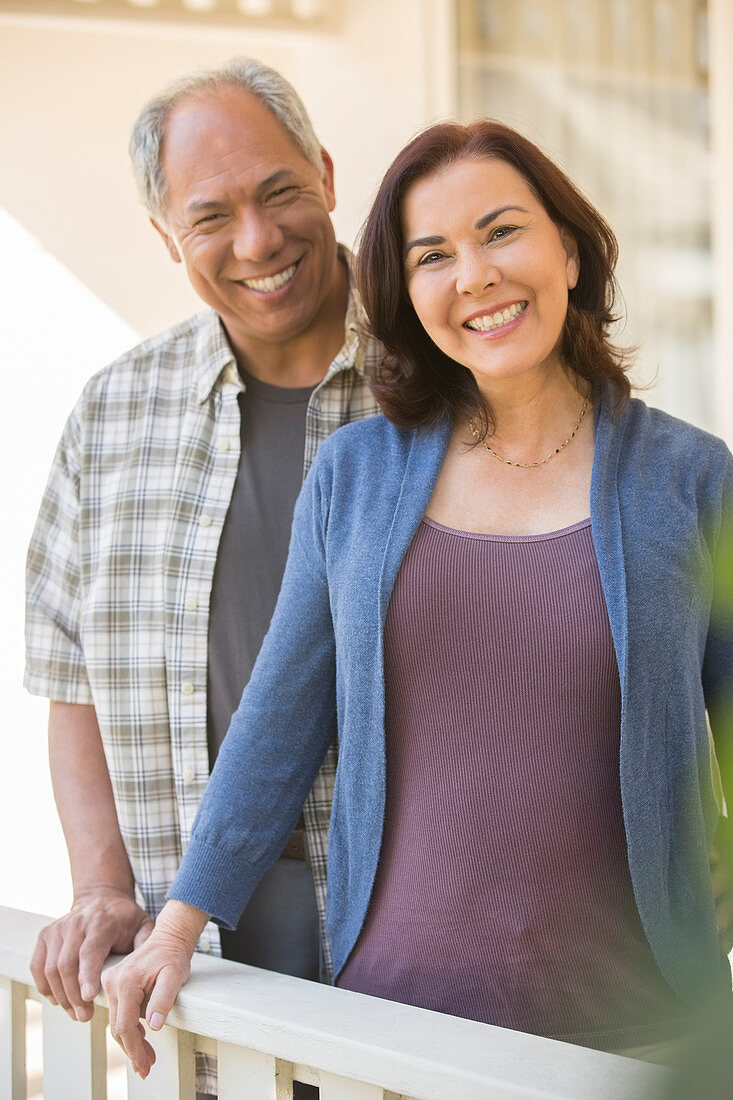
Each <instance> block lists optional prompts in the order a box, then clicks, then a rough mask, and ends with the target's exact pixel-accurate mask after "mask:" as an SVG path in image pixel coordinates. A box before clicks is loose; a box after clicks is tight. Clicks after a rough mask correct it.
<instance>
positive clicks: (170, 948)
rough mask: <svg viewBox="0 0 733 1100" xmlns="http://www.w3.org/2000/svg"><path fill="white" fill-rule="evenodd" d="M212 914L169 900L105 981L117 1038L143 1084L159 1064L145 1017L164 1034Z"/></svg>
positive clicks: (111, 1025) (111, 1018)
mask: <svg viewBox="0 0 733 1100" xmlns="http://www.w3.org/2000/svg"><path fill="white" fill-rule="evenodd" d="M208 919H209V918H208V916H207V914H206V913H203V912H202V911H201V910H200V909H195V908H194V907H193V906H191V905H186V904H185V902H181V901H168V902H166V904H165V906H164V908H163V911H162V912H161V914H160V916H159V917H158V920H157V922H156V925H155V928H154V929H153V932H152V933H151V935H150V937H149V939H147V940H146V941H145V943H143V944H142V946H141V947H140V948H138V949H137V950H136V951H134V952H133V954H132V955H130V956H129V958H127V959H123V961H122V962H120V963H117V965H116V966H113V967H111V969H109V970H107V971H106V972H105V974H104V977H103V978H102V984H103V986H104V992H105V994H106V995H107V1002H108V1005H109V1027H110V1031H111V1032H112V1036H113V1038H114V1039H116V1041H117V1042H118V1043H119V1045H120V1046H121V1047H122V1049H123V1050H124V1052H125V1054H126V1055H127V1057H128V1058H129V1059H130V1061H131V1062H132V1068H133V1069H134V1070H135V1073H137V1074H138V1075H139V1076H140V1077H142V1078H143V1080H144V1079H145V1078H146V1077H147V1076H148V1074H149V1073H150V1070H151V1068H152V1066H153V1063H154V1062H155V1051H154V1050H153V1048H152V1046H151V1045H150V1043H149V1042H148V1040H147V1039H146V1038H145V1028H144V1026H143V1025H142V1024H141V1023H140V1017H141V1015H142V1013H143V1010H144V1008H145V1005H146V1004H147V1009H146V1010H145V1017H146V1019H147V1022H148V1024H149V1026H150V1027H151V1029H152V1030H153V1031H160V1029H161V1028H162V1026H163V1024H164V1023H165V1021H166V1017H167V1016H168V1013H169V1012H170V1010H171V1008H172V1007H173V1003H174V1001H175V999H176V997H177V996H178V993H179V991H180V989H181V987H182V986H183V985H184V984H185V982H186V980H187V979H188V975H189V974H190V972H191V956H192V955H193V952H194V948H195V946H196V942H197V940H198V938H199V936H200V935H201V932H202V931H203V929H204V927H205V925H206V922H207V921H208Z"/></svg>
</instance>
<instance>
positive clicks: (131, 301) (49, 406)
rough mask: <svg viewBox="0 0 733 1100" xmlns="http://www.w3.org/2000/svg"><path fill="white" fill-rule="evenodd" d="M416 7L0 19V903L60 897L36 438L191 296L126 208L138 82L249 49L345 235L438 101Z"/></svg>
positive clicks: (424, 14) (377, 1)
mask: <svg viewBox="0 0 733 1100" xmlns="http://www.w3.org/2000/svg"><path fill="white" fill-rule="evenodd" d="M434 9H438V10H441V9H443V10H444V9H445V4H444V3H443V2H442V0H369V2H366V0H362V2H359V0H344V2H343V3H342V4H341V12H342V16H341V24H340V29H339V30H338V32H334V33H329V34H324V33H306V32H303V33H300V34H294V33H291V32H288V33H285V32H279V33H276V32H264V31H262V30H260V29H258V30H257V31H256V32H254V31H249V30H248V31H246V32H244V31H235V30H233V29H223V28H221V27H220V28H218V29H217V30H216V31H212V32H210V33H209V32H207V33H203V32H202V31H201V30H198V31H196V32H194V31H192V30H191V29H190V28H188V29H187V28H176V27H174V26H171V25H167V26H160V27H158V28H156V29H152V28H145V32H144V33H143V30H142V29H141V28H140V26H139V25H138V24H135V23H133V22H130V23H116V24H115V23H108V22H104V21H96V22H95V21H93V20H91V19H89V20H86V19H85V20H79V19H76V20H73V19H67V20H49V19H45V20H41V19H38V20H33V19H32V18H30V17H13V16H7V15H6V16H2V15H0V104H2V109H0V147H1V148H2V149H3V170H2V173H0V254H2V256H3V260H4V263H3V267H2V269H0V315H1V316H2V321H1V325H2V327H1V329H0V331H1V332H2V351H3V360H4V379H5V393H6V395H7V396H8V398H9V400H8V410H9V411H8V412H6V416H5V418H4V425H3V432H2V433H0V471H2V473H1V474H0V476H1V477H2V479H3V481H2V485H3V502H4V505H5V509H4V513H5V520H6V522H5V523H4V525H3V528H4V535H3V542H2V550H0V562H1V563H2V568H1V569H0V600H2V606H3V607H4V609H5V619H4V623H3V629H2V632H1V633H0V647H1V648H2V654H3V660H2V662H0V689H1V690H2V699H3V703H4V717H5V736H6V743H5V752H6V764H7V763H10V762H11V761H12V765H13V766H12V767H8V766H6V768H5V769H3V770H2V771H0V835H2V837H3V842H2V844H1V845H0V904H5V905H14V906H17V907H19V908H29V909H35V910H37V911H46V912H61V911H63V909H64V908H65V907H66V905H67V902H68V893H69V886H68V875H67V871H66V865H65V854H64V847H63V840H62V838H61V835H60V830H59V828H58V826H57V824H56V820H55V814H54V809H53V805H52V802H51V797H50V787H49V783H48V774H47V764H46V750H45V712H46V707H45V704H44V703H43V702H42V701H39V700H34V699H31V698H30V697H29V696H27V695H26V694H25V693H24V692H23V689H22V687H21V686H20V684H21V679H22V585H23V576H22V574H23V559H24V554H25V546H26V544H27V541H28V537H29V534H30V530H31V527H32V524H33V520H34V517H35V513H36V510H37V506H38V501H39V498H40V495H41V492H42V489H43V485H44V482H45V478H46V474H47V470H48V466H49V463H50V461H51V457H52V454H53V450H54V447H55V443H56V440H57V438H58V435H59V433H60V431H61V427H62V425H63V421H64V419H65V416H66V414H67V412H68V410H69V409H70V407H71V405H72V404H73V401H74V400H75V398H76V396H77V394H78V392H79V390H80V389H81V386H82V384H83V382H84V380H85V379H86V378H87V377H88V376H89V375H90V374H91V373H93V371H94V370H96V369H97V368H99V367H101V366H103V365H104V364H105V363H106V362H108V361H109V360H110V359H111V358H113V357H115V356H116V355H117V354H118V353H119V352H121V351H122V350H124V348H125V347H127V346H129V345H131V344H132V343H134V342H135V341H136V339H137V338H138V335H139V336H143V335H148V334H151V333H153V332H156V331H158V330H160V329H162V328H164V327H166V326H167V325H169V324H172V323H173V322H175V321H176V320H178V319H180V318H181V317H184V316H185V315H186V314H187V313H189V312H191V311H192V309H194V308H196V307H197V299H195V297H194V296H193V294H192V292H191V291H190V290H189V289H188V287H187V284H186V281H185V275H184V273H183V271H182V269H181V268H180V267H179V266H177V265H174V264H172V263H171V262H170V260H169V259H168V257H167V254H166V253H165V252H164V249H163V247H162V245H161V243H160V241H159V240H158V238H157V234H155V233H154V231H153V230H152V229H151V228H150V227H149V226H148V224H147V219H146V216H145V214H144V212H143V211H142V209H141V207H140V206H139V205H138V202H137V198H136V195H135V193H134V188H133V185H132V181H131V178H130V173H129V169H128V165H127V151H126V147H127V136H128V132H129V129H130V126H131V124H132V122H133V119H134V117H135V115H136V113H137V111H138V109H139V108H140V106H141V105H142V103H143V102H144V100H145V99H146V98H147V97H148V96H149V95H151V94H153V93H154V92H156V91H157V90H158V89H159V88H160V87H161V86H162V85H163V84H165V83H166V82H167V81H168V80H170V79H172V78H174V77H176V76H178V75H180V74H181V73H182V72H184V71H186V70H188V69H190V68H192V67H195V66H199V65H210V64H214V63H216V62H218V61H221V60H225V59H226V58H228V57H230V56H232V55H233V54H235V53H241V54H252V55H254V56H257V57H260V58H261V59H262V60H263V61H266V62H268V63H270V64H272V65H274V66H275V67H276V68H279V69H280V70H281V71H282V72H283V73H284V74H285V75H286V76H288V77H289V78H290V79H291V80H292V81H293V83H294V84H295V85H296V87H297V88H298V89H299V91H300V92H301V94H302V96H303V99H304V100H305V102H306V104H307V106H308V107H309V109H310V111H311V113H312V116H313V119H314V122H315V124H316V129H317V131H318V133H319V135H320V136H321V138H322V141H323V142H324V144H325V145H326V146H327V147H328V148H329V150H330V151H331V153H332V155H333V157H334V160H335V162H336V170H337V176H336V183H337V192H338V200H339V201H338V206H337V210H336V216H335V221H336V226H337V230H338V233H339V235H340V236H341V238H342V239H344V240H346V241H347V242H349V243H350V242H351V241H352V240H353V237H354V234H355V232H356V230H357V228H358V226H359V224H360V222H361V220H362V218H363V215H364V214H365V212H366V209H367V205H368V201H369V197H370V194H371V193H372V190H373V188H374V186H375V184H376V182H377V181H378V179H379V178H380V175H381V173H382V171H383V169H384V167H385V166H386V164H387V163H388V162H389V160H390V159H391V157H392V156H393V154H394V153H395V152H396V151H397V149H398V148H399V147H400V146H401V145H402V144H404V142H405V141H406V140H407V138H408V137H409V136H410V135H411V134H412V133H413V132H414V131H415V130H416V129H417V128H419V127H420V126H421V125H422V124H423V123H425V122H426V121H428V120H429V119H430V118H431V117H433V116H434V115H435V114H437V113H440V111H441V110H442V109H444V106H445V104H444V102H439V101H438V100H439V98H440V96H441V94H442V95H447V94H448V79H447V77H446V68H445V64H444V60H445V55H444V51H443V47H442V46H441V44H440V41H438V44H437V46H435V45H434V43H433V41H432V35H433V23H432V16H431V13H432V12H433V10H434ZM442 40H443V41H445V36H444V34H443V39H442ZM436 73H442V76H441V77H440V79H439V80H437V81H436V79H435V74H436ZM435 89H443V91H442V93H441V92H440V91H437V92H436V90H435ZM3 211H4V213H3ZM69 272H70V273H71V274H72V275H73V278H70V277H69Z"/></svg>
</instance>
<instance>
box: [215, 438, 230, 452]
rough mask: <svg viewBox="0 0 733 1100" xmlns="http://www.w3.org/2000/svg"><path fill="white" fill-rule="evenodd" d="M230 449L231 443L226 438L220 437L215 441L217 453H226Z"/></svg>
mask: <svg viewBox="0 0 733 1100" xmlns="http://www.w3.org/2000/svg"><path fill="white" fill-rule="evenodd" d="M230 447H231V443H230V442H229V440H228V439H227V438H226V436H220V437H219V438H218V439H217V441H216V449H217V450H218V451H228V450H229V448H230Z"/></svg>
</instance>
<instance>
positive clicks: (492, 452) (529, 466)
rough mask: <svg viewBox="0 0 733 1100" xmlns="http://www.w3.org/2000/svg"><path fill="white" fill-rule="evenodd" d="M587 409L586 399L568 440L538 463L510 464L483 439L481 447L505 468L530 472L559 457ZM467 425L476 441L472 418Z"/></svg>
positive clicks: (573, 435) (477, 434) (476, 429)
mask: <svg viewBox="0 0 733 1100" xmlns="http://www.w3.org/2000/svg"><path fill="white" fill-rule="evenodd" d="M587 408H588V398H587V397H586V399H585V401H584V402H583V408H582V409H581V410H580V416H579V417H578V420H577V423H576V425H575V427H574V428H573V430H572V432H571V433H570V435H569V436H568V438H567V439H566V440H565V442H564V443H561V444H560V446H559V447H556V448H555V450H554V451H550V453H549V454H548V455H546V456H545V458H541V459H540V460H539V462H512V460H511V459H510V458H504V455H500V454H499V452H498V451H495V450H494V448H493V447H490V446H489V445H488V443H487V442H486V440H485V439H484V440H483V445H484V447H485V448H486V450H487V451H488V452H489V454H490V455H493V457H494V458H498V460H499V462H503V463H505V464H506V465H507V466H520V467H521V468H522V469H523V470H530V469H532V467H534V466H544V464H545V463H546V462H549V461H550V459H551V458H554V457H555V455H559V454H560V451H564V450H565V448H566V447H567V445H568V443H569V442H570V440H571V439H573V438H574V437H575V433H576V432H577V430H578V428H579V427H580V425H581V424H582V423H583V417H584V416H585V410H586V409H587ZM468 423H469V427H470V428H471V435H472V436H473V438H474V439H478V436H479V431H478V428H477V427H476V425H475V424H474V422H473V418H469V421H468Z"/></svg>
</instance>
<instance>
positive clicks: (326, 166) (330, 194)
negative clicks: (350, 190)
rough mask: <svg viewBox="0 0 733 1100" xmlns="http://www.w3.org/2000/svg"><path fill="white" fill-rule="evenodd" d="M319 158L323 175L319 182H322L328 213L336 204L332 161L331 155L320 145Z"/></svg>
mask: <svg viewBox="0 0 733 1100" xmlns="http://www.w3.org/2000/svg"><path fill="white" fill-rule="evenodd" d="M321 160H322V161H323V175H322V176H321V183H322V184H323V190H324V192H325V195H326V201H327V203H328V209H329V213H330V211H331V210H333V209H334V207H335V206H336V190H335V188H334V185H333V161H332V160H331V156H330V154H329V153H327V152H326V150H325V149H324V148H323V146H321Z"/></svg>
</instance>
